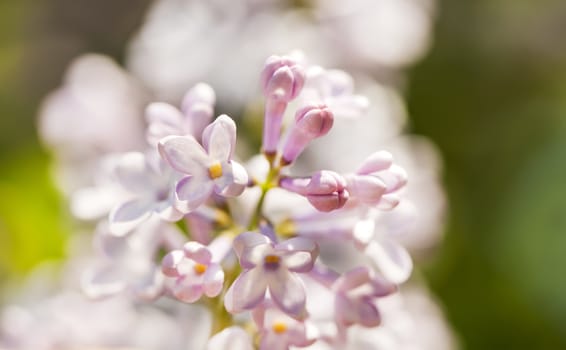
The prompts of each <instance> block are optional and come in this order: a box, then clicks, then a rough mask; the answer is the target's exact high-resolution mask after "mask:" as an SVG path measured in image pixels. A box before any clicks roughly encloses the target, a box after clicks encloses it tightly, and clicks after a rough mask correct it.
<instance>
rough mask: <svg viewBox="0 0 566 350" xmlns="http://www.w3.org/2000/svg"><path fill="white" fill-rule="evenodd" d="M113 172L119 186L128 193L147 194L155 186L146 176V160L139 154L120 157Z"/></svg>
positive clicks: (126, 154) (129, 153)
mask: <svg viewBox="0 0 566 350" xmlns="http://www.w3.org/2000/svg"><path fill="white" fill-rule="evenodd" d="M117 162H118V163H117V165H116V168H115V169H114V172H115V174H116V178H117V179H118V182H119V183H120V185H122V186H123V187H124V188H125V189H127V190H128V191H130V192H132V193H135V194H136V195H139V194H140V192H141V193H148V191H151V189H153V188H154V187H155V186H154V185H153V183H152V182H151V176H150V175H149V174H148V172H149V169H148V166H147V162H146V158H145V155H144V154H143V153H140V152H128V153H124V154H122V155H121V156H120V158H119V159H118V161H117Z"/></svg>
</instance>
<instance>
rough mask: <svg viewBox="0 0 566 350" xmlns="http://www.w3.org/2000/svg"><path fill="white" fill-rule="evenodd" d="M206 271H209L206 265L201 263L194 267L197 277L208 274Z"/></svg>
mask: <svg viewBox="0 0 566 350" xmlns="http://www.w3.org/2000/svg"><path fill="white" fill-rule="evenodd" d="M206 269H207V267H206V265H203V264H199V263H197V264H195V266H194V267H193V270H194V271H195V273H196V274H197V275H202V274H203V273H205V272H206Z"/></svg>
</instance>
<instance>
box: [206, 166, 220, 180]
mask: <svg viewBox="0 0 566 350" xmlns="http://www.w3.org/2000/svg"><path fill="white" fill-rule="evenodd" d="M208 175H209V176H210V178H211V179H213V180H214V179H217V178H219V177H220V176H222V164H220V162H214V163H212V165H211V166H209V167H208Z"/></svg>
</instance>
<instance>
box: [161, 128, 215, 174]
mask: <svg viewBox="0 0 566 350" xmlns="http://www.w3.org/2000/svg"><path fill="white" fill-rule="evenodd" d="M158 149H159V153H160V154H161V156H162V157H163V159H165V160H166V161H167V163H169V165H171V167H173V169H175V170H177V171H180V172H182V173H184V174H192V175H201V174H204V173H205V172H206V169H207V166H208V163H209V157H208V156H207V154H206V152H205V151H204V149H203V148H202V146H201V145H200V144H199V143H198V142H197V140H196V139H195V138H194V137H192V136H168V137H165V138H163V139H161V140H160V141H159V144H158Z"/></svg>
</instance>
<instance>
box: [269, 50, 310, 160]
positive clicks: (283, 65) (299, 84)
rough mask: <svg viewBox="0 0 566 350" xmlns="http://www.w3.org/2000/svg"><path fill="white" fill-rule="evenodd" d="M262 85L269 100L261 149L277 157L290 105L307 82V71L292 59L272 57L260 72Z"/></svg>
mask: <svg viewBox="0 0 566 350" xmlns="http://www.w3.org/2000/svg"><path fill="white" fill-rule="evenodd" d="M260 79H261V85H262V87H263V92H264V94H265V97H266V106H265V120H264V125H263V144H262V148H263V151H264V153H265V154H266V155H268V156H269V157H274V156H275V154H276V153H277V144H278V143H279V137H280V134H281V123H282V121H283V114H284V113H285V109H286V108H287V103H289V101H291V100H293V99H294V98H296V97H297V96H298V95H299V93H300V92H301V90H302V88H303V85H304V83H305V71H304V68H303V67H302V66H300V65H299V64H297V63H296V62H295V61H294V60H293V59H291V58H289V57H285V56H283V57H279V56H271V57H269V58H268V59H267V61H266V62H265V67H264V69H263V72H262V73H261V78H260Z"/></svg>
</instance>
